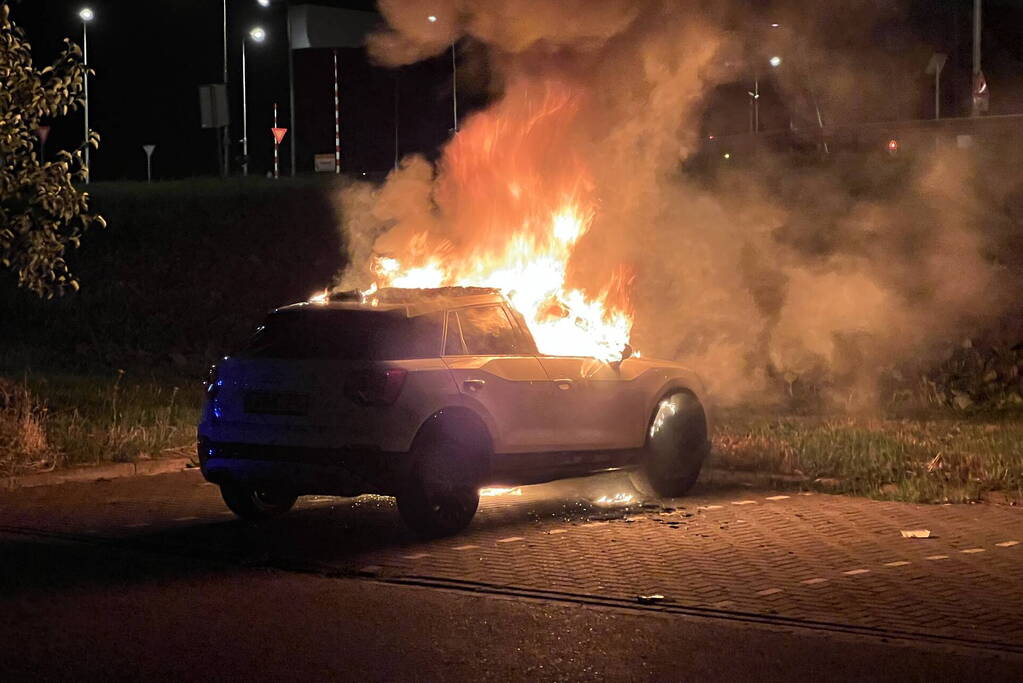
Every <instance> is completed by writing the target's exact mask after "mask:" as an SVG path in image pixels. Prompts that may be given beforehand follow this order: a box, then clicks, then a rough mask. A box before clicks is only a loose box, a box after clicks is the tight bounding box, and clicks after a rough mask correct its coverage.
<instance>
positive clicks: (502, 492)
mask: <svg viewBox="0 0 1023 683" xmlns="http://www.w3.org/2000/svg"><path fill="white" fill-rule="evenodd" d="M521 495H522V489H521V488H513V489H498V488H487V489H480V496H481V497H489V496H521Z"/></svg>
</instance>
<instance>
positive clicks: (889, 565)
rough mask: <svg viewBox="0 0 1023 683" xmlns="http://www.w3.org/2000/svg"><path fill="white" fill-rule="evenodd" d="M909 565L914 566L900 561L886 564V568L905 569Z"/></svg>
mask: <svg viewBox="0 0 1023 683" xmlns="http://www.w3.org/2000/svg"><path fill="white" fill-rule="evenodd" d="M907 564H912V562H906V561H905V560H899V561H897V562H885V563H884V566H886V567H905V566H906V565H907Z"/></svg>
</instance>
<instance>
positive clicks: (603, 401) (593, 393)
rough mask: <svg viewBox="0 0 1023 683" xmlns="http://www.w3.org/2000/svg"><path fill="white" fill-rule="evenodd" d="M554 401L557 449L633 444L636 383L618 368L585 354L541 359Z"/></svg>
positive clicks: (571, 449) (589, 448) (591, 448)
mask: <svg viewBox="0 0 1023 683" xmlns="http://www.w3.org/2000/svg"><path fill="white" fill-rule="evenodd" d="M539 360H540V364H541V365H542V366H543V368H544V370H545V371H546V372H547V375H548V376H549V377H550V379H551V382H552V384H553V386H554V394H555V397H556V400H555V408H554V413H553V416H554V418H555V420H556V422H557V425H558V429H557V435H558V443H559V446H558V448H559V450H566V451H573V450H605V449H616V448H629V447H632V446H634V443H633V442H634V441H635V438H634V435H631V432H632V431H634V430H631V429H630V425H631V424H632V423H633V422H635V421H636V419H637V415H638V413H637V406H638V405H641V404H642V401H641V400H639V398H640V397H638V396H635V395H634V394H635V388H636V387H635V385H634V384H632V383H630V382H628V381H627V380H626V379H625V378H624V377H623V376H622V373H621V370H620V367H616V366H612V365H610V364H608V363H606V362H604V361H601V360H598V359H596V358H588V357H585V356H539Z"/></svg>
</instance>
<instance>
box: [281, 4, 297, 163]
mask: <svg viewBox="0 0 1023 683" xmlns="http://www.w3.org/2000/svg"><path fill="white" fill-rule="evenodd" d="M284 11H285V12H287V16H288V106H289V107H290V110H289V111H290V112H291V113H290V118H291V147H290V148H291V177H292V178H294V177H295V173H296V170H295V157H296V152H297V149H296V148H297V146H298V137H297V135H298V131H297V130H296V129H295V58H294V54H293V52H292V49H291V7H290V6H288V5H287V4H286V3H285V5H284Z"/></svg>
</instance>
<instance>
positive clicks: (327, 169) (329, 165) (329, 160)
mask: <svg viewBox="0 0 1023 683" xmlns="http://www.w3.org/2000/svg"><path fill="white" fill-rule="evenodd" d="M313 168H314V169H316V172H317V173H333V172H334V155H333V154H317V155H316V156H314V157H313Z"/></svg>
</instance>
